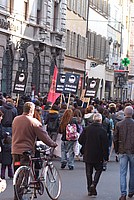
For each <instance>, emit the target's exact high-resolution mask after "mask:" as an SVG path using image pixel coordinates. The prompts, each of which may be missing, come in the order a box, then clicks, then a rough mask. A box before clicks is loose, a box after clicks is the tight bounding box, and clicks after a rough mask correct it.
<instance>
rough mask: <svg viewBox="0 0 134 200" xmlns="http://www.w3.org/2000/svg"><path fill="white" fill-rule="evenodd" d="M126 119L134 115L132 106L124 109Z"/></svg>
mask: <svg viewBox="0 0 134 200" xmlns="http://www.w3.org/2000/svg"><path fill="white" fill-rule="evenodd" d="M124 114H125V117H132V115H133V108H132V106H126V107H125V109H124Z"/></svg>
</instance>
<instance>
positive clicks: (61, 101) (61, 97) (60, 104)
mask: <svg viewBox="0 0 134 200" xmlns="http://www.w3.org/2000/svg"><path fill="white" fill-rule="evenodd" d="M61 104H62V93H61V95H60V108H61Z"/></svg>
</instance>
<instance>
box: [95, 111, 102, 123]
mask: <svg viewBox="0 0 134 200" xmlns="http://www.w3.org/2000/svg"><path fill="white" fill-rule="evenodd" d="M93 121H94V122H102V115H101V114H100V113H95V114H94V116H93Z"/></svg>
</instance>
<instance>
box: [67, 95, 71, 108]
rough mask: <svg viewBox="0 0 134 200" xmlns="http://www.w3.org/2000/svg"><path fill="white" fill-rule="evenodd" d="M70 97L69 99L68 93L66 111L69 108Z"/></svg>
mask: <svg viewBox="0 0 134 200" xmlns="http://www.w3.org/2000/svg"><path fill="white" fill-rule="evenodd" d="M70 97H71V93H69V97H68V103H67V109H68V108H69V103H70Z"/></svg>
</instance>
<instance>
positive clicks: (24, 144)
mask: <svg viewBox="0 0 134 200" xmlns="http://www.w3.org/2000/svg"><path fill="white" fill-rule="evenodd" d="M34 110H35V105H34V103H32V102H26V103H25V104H24V107H23V114H22V115H20V116H17V117H15V119H14V120H13V124H12V157H13V164H14V171H15V170H16V169H17V168H18V167H19V166H21V165H29V159H28V158H27V157H26V156H24V155H23V152H25V151H28V150H30V151H32V152H33V154H34V150H35V142H36V139H37V137H38V139H39V140H41V141H42V142H44V143H45V144H46V145H48V146H50V147H56V146H57V143H56V142H54V141H53V140H52V139H51V138H50V137H49V135H48V134H47V132H45V131H44V130H43V128H42V124H41V123H40V122H39V121H38V120H37V119H36V118H33V115H34ZM14 200H17V197H16V195H15V196H14Z"/></svg>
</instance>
